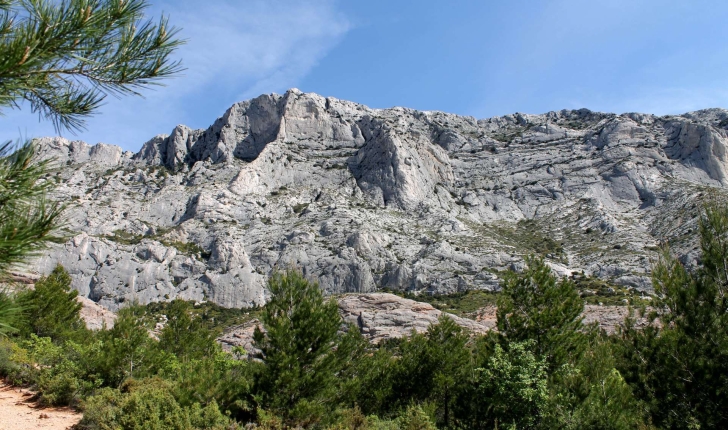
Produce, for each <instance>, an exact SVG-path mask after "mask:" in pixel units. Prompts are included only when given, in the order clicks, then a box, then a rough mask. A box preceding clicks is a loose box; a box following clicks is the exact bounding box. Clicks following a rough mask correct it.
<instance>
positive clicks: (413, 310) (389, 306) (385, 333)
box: [339, 293, 495, 343]
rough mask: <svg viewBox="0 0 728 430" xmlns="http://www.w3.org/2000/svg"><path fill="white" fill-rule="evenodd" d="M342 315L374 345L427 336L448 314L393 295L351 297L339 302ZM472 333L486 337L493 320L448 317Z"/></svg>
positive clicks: (343, 298) (379, 294)
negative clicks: (402, 338) (431, 328)
mask: <svg viewBox="0 0 728 430" xmlns="http://www.w3.org/2000/svg"><path fill="white" fill-rule="evenodd" d="M339 312H340V313H341V316H342V317H343V319H344V322H346V323H349V324H353V325H354V326H356V327H359V330H360V331H361V333H362V335H364V337H366V338H367V340H369V341H370V342H372V343H379V342H381V341H382V340H386V339H397V338H401V337H405V336H408V335H410V334H412V332H413V331H416V332H417V333H424V332H426V331H427V329H428V328H429V327H430V325H432V324H437V320H438V318H440V316H441V315H443V314H445V313H444V312H442V311H439V310H437V309H435V308H434V307H432V305H430V304H429V303H423V302H417V301H414V300H409V299H404V298H402V297H399V296H395V295H394V294H386V293H372V294H351V295H346V296H344V297H342V298H340V299H339ZM445 315H447V316H448V317H449V318H451V319H452V320H453V321H454V322H455V323H456V324H457V325H459V326H461V327H463V328H464V329H466V330H467V331H468V332H470V333H471V334H484V333H486V332H487V331H488V330H490V329H492V328H494V327H495V322H494V321H474V320H471V319H467V318H460V317H458V316H455V315H451V314H445Z"/></svg>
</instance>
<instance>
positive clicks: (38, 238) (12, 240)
mask: <svg viewBox="0 0 728 430" xmlns="http://www.w3.org/2000/svg"><path fill="white" fill-rule="evenodd" d="M1 26H2V22H1V20H0V31H1V30H2V28H1ZM1 44H2V42H0V45H1ZM0 58H3V59H5V57H2V56H0ZM1 62H2V60H0V63H1ZM0 68H2V66H0ZM0 82H2V84H3V85H4V81H2V78H0ZM0 87H3V86H2V85H0ZM2 92H3V91H2V89H0V100H2ZM0 103H1V102H0ZM13 149H14V150H13ZM48 171H49V162H48V161H39V160H38V159H37V157H36V147H35V146H34V145H32V144H30V143H26V144H24V145H21V146H19V147H17V148H14V147H13V146H12V145H11V144H10V143H9V142H8V143H5V144H3V145H0V281H2V282H6V281H7V280H8V278H9V277H8V270H10V269H11V268H12V267H14V266H17V265H18V264H21V263H23V262H25V261H26V260H27V259H28V258H29V257H32V256H34V255H37V253H38V252H39V251H41V250H43V249H45V247H46V246H47V244H48V243H49V242H53V241H57V240H59V237H58V236H56V235H55V234H54V231H55V230H56V228H57V227H58V225H59V223H60V216H61V213H62V211H63V206H62V205H60V204H58V203H54V202H50V201H49V200H48V193H49V191H50V190H51V187H52V185H53V184H52V182H51V181H46V180H44V179H43V178H44V177H45V176H46V174H47V173H48ZM0 322H1V320H0Z"/></svg>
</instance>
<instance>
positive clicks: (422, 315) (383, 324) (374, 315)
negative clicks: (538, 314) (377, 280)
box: [217, 293, 495, 354]
mask: <svg viewBox="0 0 728 430" xmlns="http://www.w3.org/2000/svg"><path fill="white" fill-rule="evenodd" d="M339 314H341V316H342V318H343V321H344V324H345V325H349V324H351V325H353V326H355V327H358V328H359V330H360V331H361V334H362V335H363V336H364V338H365V339H367V340H368V341H369V342H371V343H374V344H378V343H379V342H381V341H383V340H387V339H399V338H402V337H407V336H410V335H411V334H412V332H417V333H424V332H426V331H427V329H428V328H429V327H430V325H432V324H437V322H438V319H439V318H440V316H441V315H443V314H444V315H447V316H448V317H449V318H451V319H452V320H453V321H454V322H455V323H456V324H457V325H459V326H460V327H462V328H464V329H465V330H466V331H467V332H468V333H470V334H472V335H478V334H485V333H486V332H487V331H488V330H491V329H493V328H494V327H495V320H494V319H493V320H492V321H490V320H489V321H474V320H471V319H467V318H460V317H458V316H455V315H452V314H446V313H444V312H442V311H439V310H437V309H435V308H434V307H432V306H431V305H430V304H428V303H423V302H417V301H414V300H409V299H405V298H402V297H399V296H396V295H394V294H387V293H370V294H347V295H344V296H342V297H340V298H339ZM256 327H261V322H260V321H259V320H257V319H254V320H251V321H249V322H247V323H245V324H242V325H239V326H235V327H230V328H229V329H228V330H226V332H225V333H224V334H223V335H222V336H220V337H219V338H218V339H217V341H218V342H220V344H221V345H222V347H223V349H224V350H226V351H232V348H233V347H236V346H242V347H243V348H244V349H245V351H247V352H248V353H253V354H257V353H258V352H260V350H258V349H256V348H255V347H254V345H253V333H255V328H256Z"/></svg>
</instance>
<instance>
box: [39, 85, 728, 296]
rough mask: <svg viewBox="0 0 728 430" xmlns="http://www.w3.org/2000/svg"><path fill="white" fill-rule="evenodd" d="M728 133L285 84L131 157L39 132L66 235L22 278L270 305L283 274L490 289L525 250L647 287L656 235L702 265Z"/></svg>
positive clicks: (714, 115) (334, 283) (649, 119)
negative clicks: (701, 221)
mask: <svg viewBox="0 0 728 430" xmlns="http://www.w3.org/2000/svg"><path fill="white" fill-rule="evenodd" d="M727 129H728V111H726V110H723V109H709V110H703V111H698V112H693V113H689V114H684V115H680V116H664V117H657V116H654V115H647V114H623V115H616V114H604V113H597V112H591V111H588V110H585V109H582V110H575V111H569V110H563V111H559V112H549V113H547V114H543V115H526V114H513V115H507V116H503V117H497V118H490V119H483V120H476V119H475V118H472V117H463V116H457V115H452V114H446V113H442V112H421V111H416V110H411V109H404V108H392V109H370V108H367V107H365V106H363V105H359V104H356V103H352V102H347V101H342V100H337V99H334V98H325V97H322V96H319V95H316V94H305V93H301V92H300V91H298V90H290V91H288V92H286V94H284V95H276V94H271V95H263V96H260V97H257V98H255V99H252V100H249V101H245V102H241V103H237V104H235V105H233V106H232V107H231V108H230V109H229V110H228V111H227V112H226V113H225V114H224V115H223V116H222V117H221V118H218V119H217V120H216V121H215V123H214V124H213V125H211V126H210V127H209V128H208V129H206V130H192V129H189V128H187V127H185V126H177V127H176V128H175V129H174V130H173V131H172V133H171V134H170V135H159V136H156V137H154V138H152V139H151V140H150V141H148V142H147V143H145V144H144V146H143V147H142V149H141V150H140V151H139V152H138V153H136V154H133V153H130V152H124V151H122V150H121V149H120V148H119V147H116V146H113V145H107V144H97V145H94V146H91V145H88V144H86V143H83V142H79V141H68V140H66V139H62V138H43V139H40V140H39V145H40V148H41V155H42V156H43V157H53V158H54V159H55V160H57V162H58V163H59V168H58V169H57V171H55V172H53V173H52V174H51V176H50V178H49V180H53V181H56V182H57V184H58V188H57V198H59V199H61V200H63V201H66V202H69V203H70V208H69V211H68V214H67V227H68V229H69V231H71V232H72V235H71V237H70V238H69V240H68V241H67V242H66V243H65V244H63V245H59V246H57V247H54V248H52V249H51V250H49V252H48V253H47V254H46V255H44V256H42V257H41V258H39V259H38V261H36V262H35V263H34V264H33V265H32V266H31V267H30V269H31V270H33V271H36V272H38V273H46V272H48V271H50V270H51V269H52V268H53V267H54V266H55V265H56V264H58V263H60V264H63V265H64V266H65V267H66V268H67V269H68V270H69V272H70V274H71V276H72V278H73V287H74V288H76V289H77V290H79V291H80V293H81V295H83V296H85V297H88V298H89V299H91V300H93V301H94V302H97V303H99V304H100V305H102V306H104V307H106V308H109V309H112V310H114V309H118V307H119V306H122V305H123V303H125V302H127V301H139V302H141V303H147V302H150V301H160V300H169V299H172V298H174V297H181V298H186V299H190V300H212V301H214V302H216V303H218V304H220V305H223V306H228V307H247V306H254V305H260V304H262V303H264V302H265V300H266V294H267V292H266V289H265V282H266V280H267V276H268V275H269V274H270V273H271V271H272V270H275V269H276V268H286V267H296V268H299V269H301V270H302V271H303V272H304V274H306V276H308V277H310V278H312V279H316V280H317V281H318V282H319V283H320V285H321V287H322V288H323V289H324V290H325V291H326V292H327V293H332V294H333V293H345V292H357V293H366V292H374V291H377V290H381V289H390V290H408V291H414V292H422V293H452V292H456V291H463V290H467V289H497V288H498V285H499V277H500V273H501V272H502V271H503V270H507V269H511V268H514V269H518V268H519V267H521V266H522V264H523V263H522V262H523V257H524V256H525V255H528V254H533V253H535V254H544V255H546V257H547V260H548V261H549V263H550V264H551V266H552V267H553V268H554V269H555V270H556V271H557V272H558V273H560V274H562V275H569V274H571V273H573V272H579V273H580V272H584V273H586V274H588V275H592V276H594V277H599V278H602V279H605V280H608V281H609V282H610V283H613V284H614V285H622V286H625V287H628V288H635V289H639V290H649V288H650V283H649V270H650V267H651V259H653V258H654V257H655V256H656V250H657V247H658V246H659V245H660V244H661V243H662V242H668V243H669V244H670V245H671V247H672V248H673V249H674V250H675V251H676V252H678V253H679V254H680V255H681V256H682V257H683V259H684V261H685V262H687V263H690V262H691V261H694V260H695V259H696V258H697V257H698V255H697V246H696V241H695V235H694V234H693V233H694V232H695V230H696V216H697V215H698V213H699V208H700V205H701V204H702V202H704V201H706V200H708V199H712V198H716V196H718V197H722V196H724V195H725V191H726V188H725V187H726V184H728V164H727V162H728V161H727V160H726V149H727V145H728V132H727V131H726V130H727Z"/></svg>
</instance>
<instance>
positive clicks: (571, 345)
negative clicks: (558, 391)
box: [497, 257, 585, 371]
mask: <svg viewBox="0 0 728 430" xmlns="http://www.w3.org/2000/svg"><path fill="white" fill-rule="evenodd" d="M526 264H527V267H526V269H525V270H524V272H523V273H521V274H516V273H513V272H511V273H508V274H506V276H505V278H504V282H503V291H502V294H501V296H500V300H499V301H498V311H497V318H498V330H499V331H500V333H501V334H502V335H503V336H505V338H506V339H508V341H509V342H523V341H526V340H533V342H534V343H533V347H534V352H535V353H536V355H537V356H539V357H544V358H545V359H546V362H547V363H548V366H549V370H550V371H553V370H555V369H557V368H558V367H560V366H561V365H562V364H564V363H567V362H568V361H569V360H574V359H577V358H578V356H579V355H580V354H581V352H582V351H583V348H584V343H585V336H584V334H583V333H582V332H581V331H580V330H581V329H582V324H581V316H580V315H581V312H582V311H583V309H584V302H583V301H582V300H581V298H580V297H579V294H578V292H577V291H576V288H575V287H574V284H573V283H572V282H570V281H569V280H567V279H561V280H559V279H558V278H557V277H556V275H554V274H553V273H552V272H551V268H550V267H549V266H548V265H547V264H546V263H545V262H544V260H543V259H537V258H533V257H530V258H527V259H526Z"/></svg>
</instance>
